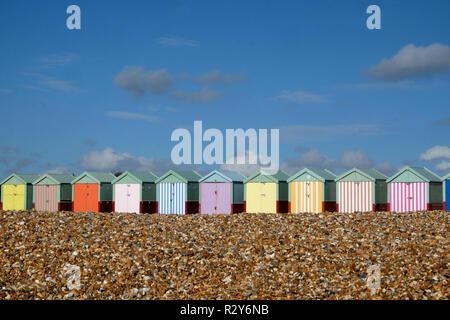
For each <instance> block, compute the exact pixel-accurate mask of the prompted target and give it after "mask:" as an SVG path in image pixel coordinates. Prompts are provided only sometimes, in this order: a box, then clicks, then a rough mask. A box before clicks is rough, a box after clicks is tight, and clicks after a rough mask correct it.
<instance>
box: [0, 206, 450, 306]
mask: <svg viewBox="0 0 450 320" xmlns="http://www.w3.org/2000/svg"><path fill="white" fill-rule="evenodd" d="M449 218H450V215H449V213H448V212H444V211H430V212H426V213H422V212H419V213H401V214H400V213H399V214H397V213H391V212H374V213H371V214H357V213H355V214H351V215H349V214H344V213H326V214H321V215H314V214H239V215H231V216H230V215H217V216H209V215H188V216H166V215H139V216H137V215H134V214H119V213H72V212H60V213H58V214H52V215H50V214H46V213H40V212H35V213H33V214H30V211H16V212H8V211H0V229H1V230H2V232H1V234H0V248H1V250H0V266H2V268H0V284H1V290H0V300H2V299H12V300H18V299H58V300H59V299H123V298H125V299H180V300H186V299H194V300H202V299H219V298H220V299H223V300H233V299H250V300H252V299H257V300H264V299H430V300H431V299H450V285H449V281H450V280H449V279H450V271H449V270H450V268H449V267H450V262H449V260H448V257H449V256H450V222H449V221H450V219H449ZM22 222H23V223H22ZM74 257H77V258H76V259H75V258H74ZM79 257H82V259H80V258H79ZM75 261H76V266H73V265H71V263H75ZM68 266H71V267H72V269H73V268H75V269H73V270H76V272H75V273H74V272H68V269H67V267H68ZM370 266H378V267H379V269H380V276H381V288H380V290H378V291H377V293H376V295H372V294H371V290H370V289H369V288H368V287H367V281H366V280H368V277H369V275H368V274H367V272H368V271H367V270H368V268H369V267H370ZM64 267H66V269H64ZM65 272H67V273H69V274H66V273H65ZM70 274H76V275H77V277H78V276H79V279H78V278H76V279H75V280H77V281H78V280H79V285H77V286H76V287H73V286H72V284H71V283H70V282H68V281H67V277H68V276H70ZM43 279H45V282H44V280H43ZM68 287H69V288H68ZM72 290H74V291H73V292H72Z"/></svg>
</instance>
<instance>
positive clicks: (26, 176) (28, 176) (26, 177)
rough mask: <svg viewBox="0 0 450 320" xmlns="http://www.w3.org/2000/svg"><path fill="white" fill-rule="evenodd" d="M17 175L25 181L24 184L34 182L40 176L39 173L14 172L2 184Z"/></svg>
mask: <svg viewBox="0 0 450 320" xmlns="http://www.w3.org/2000/svg"><path fill="white" fill-rule="evenodd" d="M13 177H16V178H18V179H19V180H21V181H22V182H23V184H27V183H33V181H34V180H36V179H37V178H39V175H38V174H21V173H13V174H11V175H10V176H9V177H8V178H6V179H5V180H3V181H2V182H1V183H0V184H4V183H6V182H7V181H8V180H10V179H11V178H13Z"/></svg>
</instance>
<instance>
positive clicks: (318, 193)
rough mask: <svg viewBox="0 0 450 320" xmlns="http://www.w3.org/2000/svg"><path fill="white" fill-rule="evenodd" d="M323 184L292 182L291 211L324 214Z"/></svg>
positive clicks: (317, 182) (316, 182)
mask: <svg viewBox="0 0 450 320" xmlns="http://www.w3.org/2000/svg"><path fill="white" fill-rule="evenodd" d="M322 192H323V190H322V182H320V181H309V182H306V181H293V182H291V211H292V212H293V213H301V212H307V213H320V212H322Z"/></svg>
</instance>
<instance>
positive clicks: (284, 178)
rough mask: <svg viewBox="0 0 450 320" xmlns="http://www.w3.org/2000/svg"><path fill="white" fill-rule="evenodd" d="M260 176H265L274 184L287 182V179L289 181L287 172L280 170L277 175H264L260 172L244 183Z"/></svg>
mask: <svg viewBox="0 0 450 320" xmlns="http://www.w3.org/2000/svg"><path fill="white" fill-rule="evenodd" d="M259 176H264V177H266V178H268V179H269V180H271V181H273V182H280V181H281V182H283V181H287V179H289V175H288V174H287V173H286V172H284V171H281V170H279V171H278V172H277V173H275V174H264V173H262V172H261V171H260V172H258V173H255V174H254V175H252V176H250V177H248V178H247V179H245V180H244V183H248V182H250V181H252V180H254V179H255V178H257V177H259Z"/></svg>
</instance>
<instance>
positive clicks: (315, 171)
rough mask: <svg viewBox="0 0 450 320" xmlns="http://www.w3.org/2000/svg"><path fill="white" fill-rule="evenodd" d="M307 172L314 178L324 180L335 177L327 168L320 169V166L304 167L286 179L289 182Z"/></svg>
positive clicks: (332, 179)
mask: <svg viewBox="0 0 450 320" xmlns="http://www.w3.org/2000/svg"><path fill="white" fill-rule="evenodd" d="M305 173H307V174H309V175H311V176H313V177H314V178H315V179H317V180H320V181H322V182H325V181H326V180H331V181H334V179H336V175H335V174H334V173H333V172H331V171H330V170H328V169H320V168H304V169H302V170H300V171H299V172H297V173H296V174H294V175H293V176H291V177H290V178H289V179H288V180H287V181H288V182H291V181H294V180H295V179H297V178H298V177H300V176H301V175H303V174H305Z"/></svg>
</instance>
